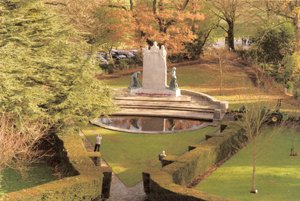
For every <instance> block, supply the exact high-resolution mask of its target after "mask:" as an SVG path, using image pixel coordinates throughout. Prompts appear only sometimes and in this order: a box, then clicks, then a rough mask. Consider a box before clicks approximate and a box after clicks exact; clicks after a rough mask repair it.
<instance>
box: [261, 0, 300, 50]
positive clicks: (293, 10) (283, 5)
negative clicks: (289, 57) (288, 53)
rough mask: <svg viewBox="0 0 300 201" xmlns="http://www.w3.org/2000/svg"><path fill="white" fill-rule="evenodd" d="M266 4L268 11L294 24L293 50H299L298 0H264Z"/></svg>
mask: <svg viewBox="0 0 300 201" xmlns="http://www.w3.org/2000/svg"><path fill="white" fill-rule="evenodd" d="M265 2H266V3H267V4H268V8H269V11H270V12H272V13H275V14H276V15H279V16H282V17H284V18H286V19H288V20H290V21H291V22H292V24H293V26H294V32H295V51H300V27H299V18H300V1H299V0H282V1H270V0H265Z"/></svg>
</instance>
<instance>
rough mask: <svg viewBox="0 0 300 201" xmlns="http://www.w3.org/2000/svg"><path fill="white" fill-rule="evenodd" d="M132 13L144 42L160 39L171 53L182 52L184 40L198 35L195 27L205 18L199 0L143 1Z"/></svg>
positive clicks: (140, 37)
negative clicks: (194, 30)
mask: <svg viewBox="0 0 300 201" xmlns="http://www.w3.org/2000/svg"><path fill="white" fill-rule="evenodd" d="M132 13H133V17H134V18H135V22H136V31H137V34H138V38H139V39H140V40H139V41H140V43H142V44H143V43H145V41H147V42H148V43H150V44H151V42H153V41H157V42H158V43H159V44H164V45H165V46H166V47H167V48H168V49H169V51H170V52H179V51H182V50H183V49H184V43H186V42H190V41H192V40H193V39H194V38H195V33H194V32H193V29H195V28H197V26H198V22H199V21H201V20H203V18H204V16H203V15H202V14H201V13H200V4H199V2H198V1H195V0H190V1H189V0H176V1H171V0H151V1H142V0H139V1H137V2H136V5H135V8H134V9H133V11H132Z"/></svg>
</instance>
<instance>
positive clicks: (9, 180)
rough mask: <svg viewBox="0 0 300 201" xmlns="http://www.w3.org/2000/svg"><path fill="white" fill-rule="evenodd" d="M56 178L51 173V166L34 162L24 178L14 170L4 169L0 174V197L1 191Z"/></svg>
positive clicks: (21, 187) (10, 190)
mask: <svg viewBox="0 0 300 201" xmlns="http://www.w3.org/2000/svg"><path fill="white" fill-rule="evenodd" d="M56 179H57V177H55V176H53V175H52V170H51V168H50V167H49V166H47V165H45V164H36V165H32V166H31V167H29V171H28V172H27V177H25V178H22V177H21V175H20V174H19V173H18V172H16V171H14V170H11V169H5V170H4V171H3V172H1V174H0V198H1V194H3V193H9V192H13V191H18V190H21V189H25V188H30V187H33V186H37V185H40V184H44V183H47V182H50V181H53V180H56Z"/></svg>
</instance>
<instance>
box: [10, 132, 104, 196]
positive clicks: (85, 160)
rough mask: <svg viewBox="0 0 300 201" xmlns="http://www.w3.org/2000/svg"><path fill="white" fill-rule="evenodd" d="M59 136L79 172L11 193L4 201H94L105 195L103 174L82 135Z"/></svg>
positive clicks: (71, 161)
mask: <svg viewBox="0 0 300 201" xmlns="http://www.w3.org/2000/svg"><path fill="white" fill-rule="evenodd" d="M59 138H60V140H61V141H62V142H63V146H64V151H66V152H67V154H68V158H69V161H70V163H71V164H72V166H73V167H74V168H75V170H76V171H77V172H78V175H76V176H71V177H65V178H63V179H60V180H56V181H52V182H49V183H46V184H42V185H39V186H35V187H32V188H28V189H23V190H20V191H16V192H11V193H7V194H5V196H4V201H53V200H55V201H77V200H78V201H84V200H89V201H90V200H94V199H96V198H98V197H99V196H100V195H101V188H102V179H103V174H102V172H101V170H100V168H99V167H97V166H95V165H94V163H93V162H92V160H91V159H90V158H89V157H88V154H87V152H86V150H85V148H84V145H83V142H82V139H81V138H80V136H78V135H65V136H59Z"/></svg>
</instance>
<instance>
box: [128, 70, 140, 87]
mask: <svg viewBox="0 0 300 201" xmlns="http://www.w3.org/2000/svg"><path fill="white" fill-rule="evenodd" d="M140 74H141V72H140V71H138V72H135V73H133V74H132V75H131V81H130V86H129V88H130V89H132V88H139V87H141V86H142V84H141V83H140V81H139V75H140Z"/></svg>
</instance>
